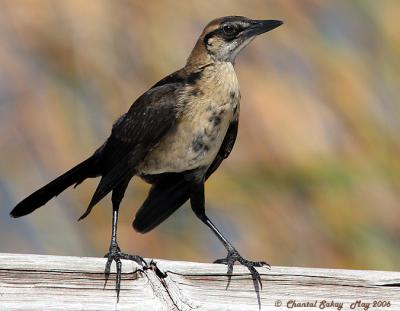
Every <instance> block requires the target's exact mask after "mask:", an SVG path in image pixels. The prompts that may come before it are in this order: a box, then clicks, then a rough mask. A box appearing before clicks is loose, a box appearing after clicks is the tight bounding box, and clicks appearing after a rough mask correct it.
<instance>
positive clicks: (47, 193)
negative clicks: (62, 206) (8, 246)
mask: <svg viewBox="0 0 400 311" xmlns="http://www.w3.org/2000/svg"><path fill="white" fill-rule="evenodd" d="M97 162H98V161H97V155H96V154H95V155H93V156H91V157H90V158H88V159H86V160H85V161H83V162H81V163H79V164H78V165H77V166H75V167H73V168H72V169H70V170H69V171H67V172H66V173H64V174H62V175H61V176H59V177H57V178H56V179H54V180H53V181H51V182H50V183H48V184H47V185H46V186H44V187H42V188H40V189H39V190H37V191H35V192H34V193H32V194H31V195H30V196H29V197H27V198H26V199H24V200H22V201H21V202H20V203H18V204H17V206H15V207H14V209H13V210H12V211H11V213H10V215H11V216H12V217H21V216H25V215H27V214H29V213H32V212H33V211H34V210H36V209H37V208H39V207H41V206H43V205H45V204H46V203H47V202H48V201H49V200H50V199H52V198H53V197H55V196H57V195H59V194H60V193H61V192H63V191H64V190H65V189H67V188H68V187H70V186H72V185H73V184H75V186H76V185H78V184H80V183H81V182H82V181H84V180H85V179H86V178H88V177H95V176H97V175H98V172H97V171H98V164H97Z"/></svg>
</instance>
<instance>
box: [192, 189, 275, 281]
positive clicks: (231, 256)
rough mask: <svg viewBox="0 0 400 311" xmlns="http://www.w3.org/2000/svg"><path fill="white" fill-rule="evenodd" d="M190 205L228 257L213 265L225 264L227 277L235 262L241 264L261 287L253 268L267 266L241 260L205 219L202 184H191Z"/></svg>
mask: <svg viewBox="0 0 400 311" xmlns="http://www.w3.org/2000/svg"><path fill="white" fill-rule="evenodd" d="M190 204H191V206H192V210H193V212H194V213H195V214H196V216H197V217H198V218H199V219H200V220H201V221H202V222H203V223H205V224H206V225H207V226H208V227H209V228H210V229H211V230H212V231H213V232H214V234H215V235H216V236H217V237H218V239H219V240H220V241H221V242H222V244H223V245H224V246H225V248H226V250H227V251H228V255H227V256H226V258H223V259H218V260H216V261H215V262H214V263H223V264H226V265H227V266H228V276H231V275H232V272H233V265H234V264H235V262H239V263H241V264H242V265H243V266H245V267H247V269H249V271H250V273H251V275H252V276H253V279H254V280H255V281H258V282H259V284H260V287H261V286H262V284H261V277H260V274H259V273H258V271H257V270H256V269H255V267H262V266H267V267H268V268H269V267H270V266H269V264H267V263H266V262H264V261H250V260H247V259H245V258H243V257H242V256H241V255H240V254H239V252H238V251H237V250H236V249H235V248H234V247H233V245H232V244H231V243H230V242H229V241H228V240H227V239H226V238H225V237H224V236H223V235H222V233H221V232H220V231H219V230H218V229H217V227H216V226H215V225H214V224H213V223H212V222H211V220H210V219H209V218H208V217H207V215H206V213H205V206H204V204H205V199H204V182H197V183H193V184H192V187H191V192H190Z"/></svg>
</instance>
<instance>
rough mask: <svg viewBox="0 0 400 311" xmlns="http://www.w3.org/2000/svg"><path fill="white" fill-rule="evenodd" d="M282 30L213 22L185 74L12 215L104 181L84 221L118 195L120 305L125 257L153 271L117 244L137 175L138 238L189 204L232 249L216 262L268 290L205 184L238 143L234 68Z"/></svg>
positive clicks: (114, 253) (153, 91)
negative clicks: (228, 233)
mask: <svg viewBox="0 0 400 311" xmlns="http://www.w3.org/2000/svg"><path fill="white" fill-rule="evenodd" d="M282 24H283V22H282V21H280V20H255V19H250V18H247V17H244V16H226V17H220V18H217V19H214V20H212V21H211V22H209V23H208V24H207V25H206V27H205V28H204V30H203V32H202V33H201V35H200V37H199V38H198V40H197V42H196V44H195V46H194V48H193V50H192V52H191V53H190V55H189V57H188V59H187V62H186V64H185V66H184V67H183V68H181V69H179V70H177V71H175V72H174V73H172V74H170V75H168V76H166V77H165V78H163V79H161V80H160V81H159V82H157V83H156V84H154V85H153V86H152V87H151V88H150V89H149V90H148V91H146V92H145V93H144V94H143V95H141V96H140V97H139V98H137V100H136V101H134V103H133V104H132V105H131V107H130V108H129V110H128V111H127V112H126V113H125V114H123V115H122V116H121V117H119V118H118V119H117V121H116V122H115V123H114V124H113V126H112V129H111V134H110V136H109V137H108V138H107V140H106V141H105V142H104V144H103V145H101V146H100V147H99V148H98V149H97V150H96V151H95V152H94V153H93V154H92V155H91V156H90V157H89V158H87V159H86V160H84V161H83V162H81V163H79V164H78V165H76V166H75V167H73V168H72V169H70V170H68V171H67V172H66V173H64V174H62V175H61V176H59V177H57V178H56V179H54V180H53V181H51V182H50V183H48V184H47V185H45V186H43V187H42V188H40V189H39V190H37V191H35V192H34V193H32V194H31V195H29V196H28V197H27V198H25V199H24V200H22V201H21V202H20V203H18V204H17V205H16V206H15V207H14V208H13V209H12V211H11V212H10V215H11V216H12V217H15V218H16V217H21V216H25V215H27V214H29V213H31V212H33V211H34V210H36V209H37V208H39V207H41V206H43V205H45V204H46V203H47V202H48V201H49V200H50V199H52V198H53V197H55V196H57V195H59V194H60V193H61V192H63V191H64V190H65V189H67V188H68V187H70V186H74V187H76V186H78V185H79V184H81V183H82V182H83V181H84V180H85V179H87V178H96V177H101V179H100V181H99V183H98V186H97V188H96V190H95V192H94V194H93V197H92V199H91V201H90V203H89V205H88V207H87V209H86V211H85V212H84V213H83V215H82V216H81V217H80V218H79V220H82V219H84V218H85V217H86V216H88V215H89V214H90V212H91V211H92V208H93V207H94V206H95V205H96V204H97V203H98V202H99V201H100V200H102V199H103V198H104V197H105V196H106V195H107V194H109V193H110V192H111V193H112V194H111V202H112V233H111V241H110V247H109V250H108V253H107V254H106V255H105V257H106V258H107V261H106V265H105V271H104V273H105V280H106V282H107V280H108V278H109V275H110V268H111V265H112V263H113V262H115V264H116V268H117V269H116V284H115V290H116V292H117V298H118V299H119V293H120V287H121V269H122V262H121V259H127V260H132V261H135V262H137V263H138V264H139V265H140V266H141V267H143V268H147V267H148V264H147V262H146V261H145V260H144V259H143V258H142V257H141V256H139V255H130V254H126V253H123V252H122V251H121V249H120V247H119V246H118V241H117V225H118V213H119V208H120V203H121V201H122V199H123V197H124V194H125V191H126V189H127V187H128V184H129V182H130V180H131V179H132V178H133V177H135V176H137V177H139V178H141V179H143V180H144V181H145V182H147V183H149V184H150V185H151V186H150V190H149V193H148V195H147V198H146V199H145V201H144V202H143V204H142V205H141V207H140V208H139V209H138V211H137V213H136V216H135V219H134V221H133V224H132V225H133V228H134V229H135V230H136V231H137V232H140V233H146V232H149V231H150V230H152V229H154V228H155V227H157V226H158V225H159V224H161V223H162V222H163V221H164V220H166V219H167V218H168V217H169V216H171V215H172V214H173V213H174V212H175V211H176V210H177V209H178V208H179V207H180V206H182V205H183V204H184V203H185V202H186V201H188V200H189V201H190V205H191V208H192V210H193V212H194V214H195V215H196V216H197V218H199V219H200V220H201V221H202V222H203V223H204V224H205V225H206V226H207V227H209V229H211V231H212V232H213V233H214V234H215V235H216V237H217V238H218V239H219V240H220V242H221V243H222V244H223V246H224V247H225V248H226V251H227V255H226V257H225V258H222V259H218V260H216V261H215V263H220V264H225V265H227V267H228V271H227V272H228V275H231V274H232V272H233V265H234V264H235V263H236V262H238V263H240V264H242V265H243V266H245V267H247V269H248V270H249V271H250V273H251V275H252V277H253V280H257V281H258V282H260V284H261V278H260V275H259V272H258V271H257V270H256V269H255V267H262V266H267V267H269V265H268V264H267V263H266V262H264V261H250V260H247V259H245V258H244V257H242V256H241V255H240V253H239V252H238V251H237V250H236V248H235V247H234V246H233V245H232V243H231V242H230V241H228V239H227V238H226V237H225V236H224V235H223V234H222V233H221V232H220V230H219V229H218V228H217V227H216V226H215V225H214V223H213V222H212V221H211V220H210V219H209V217H208V216H207V214H206V212H205V191H204V184H205V182H206V181H207V180H208V178H209V177H210V176H211V175H212V174H213V173H214V172H215V171H216V170H217V169H218V168H219V166H220V164H221V163H222V161H224V160H225V159H226V158H227V157H228V156H229V155H230V153H231V151H232V148H233V146H234V144H235V140H236V136H237V132H238V124H239V110H240V99H241V94H240V89H239V83H238V79H237V76H236V73H235V70H234V64H235V60H236V57H237V55H238V53H239V52H240V51H242V50H243V49H244V48H245V47H246V46H247V45H248V44H249V43H250V42H251V41H252V40H253V39H255V38H256V37H257V36H258V35H261V34H263V33H266V32H268V31H270V30H273V29H275V28H277V27H279V26H280V25H282Z"/></svg>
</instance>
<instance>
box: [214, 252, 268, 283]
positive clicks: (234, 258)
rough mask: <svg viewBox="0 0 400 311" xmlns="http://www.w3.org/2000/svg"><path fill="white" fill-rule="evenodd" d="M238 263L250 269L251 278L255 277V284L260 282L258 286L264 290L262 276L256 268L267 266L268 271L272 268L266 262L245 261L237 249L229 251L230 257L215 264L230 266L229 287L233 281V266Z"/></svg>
mask: <svg viewBox="0 0 400 311" xmlns="http://www.w3.org/2000/svg"><path fill="white" fill-rule="evenodd" d="M236 261H238V262H240V263H241V264H242V265H243V266H245V267H246V268H247V269H249V271H250V273H251V276H252V277H253V280H254V281H255V282H258V284H260V288H262V283H261V276H260V274H259V273H258V271H257V270H256V268H255V267H263V266H266V267H267V268H268V269H270V268H271V266H270V265H269V264H268V263H266V262H265V261H250V260H247V259H244V258H243V257H242V256H241V255H240V254H239V252H238V251H237V250H236V249H232V250H230V251H228V255H227V256H226V258H222V259H217V260H216V261H214V263H221V264H225V265H227V266H228V278H229V281H228V285H229V283H230V280H231V276H232V272H233V265H234V264H235V262H236ZM255 284H256V283H255ZM227 287H228V286H227Z"/></svg>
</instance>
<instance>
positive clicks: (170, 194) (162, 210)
mask: <svg viewBox="0 0 400 311" xmlns="http://www.w3.org/2000/svg"><path fill="white" fill-rule="evenodd" d="M237 131H238V120H235V121H233V122H232V123H231V124H230V126H229V128H228V131H227V133H226V135H225V138H224V140H223V142H222V145H221V147H220V149H219V151H218V154H217V156H216V157H215V159H214V161H213V162H212V164H211V165H210V167H209V168H208V170H207V173H206V175H205V178H206V179H208V178H209V177H210V176H211V174H212V173H214V172H215V170H216V169H217V168H218V167H219V166H220V164H221V162H222V161H223V160H224V159H226V158H227V157H228V156H229V154H230V153H231V151H232V148H233V145H234V144H235V140H236V136H237ZM192 172H193V171H192ZM187 174H188V172H182V173H165V174H160V175H158V176H153V177H152V178H151V182H152V184H153V185H152V187H151V189H150V192H149V194H148V196H147V198H146V200H145V201H144V203H143V205H142V206H141V207H140V209H139V210H138V212H137V213H136V216H135V220H134V221H133V227H134V229H135V230H136V231H138V232H141V233H146V232H148V231H150V230H152V229H154V228H155V227H156V226H158V225H159V224H160V223H162V222H163V221H164V220H165V219H167V218H168V217H169V216H171V215H172V213H173V212H175V211H176V210H177V209H178V208H179V207H180V206H182V205H183V204H184V203H185V202H186V201H187V200H188V199H189V197H190V183H189V182H188V181H187V180H186V179H185V175H187Z"/></svg>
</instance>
